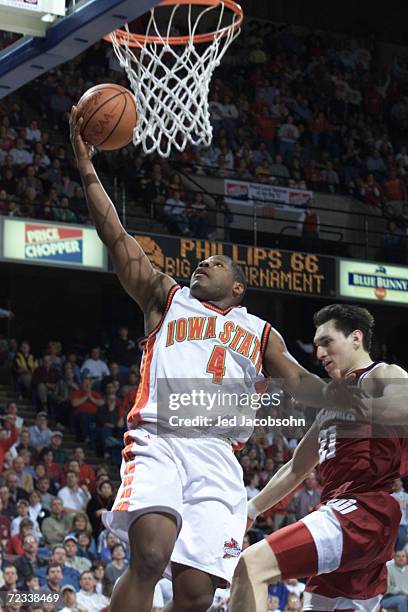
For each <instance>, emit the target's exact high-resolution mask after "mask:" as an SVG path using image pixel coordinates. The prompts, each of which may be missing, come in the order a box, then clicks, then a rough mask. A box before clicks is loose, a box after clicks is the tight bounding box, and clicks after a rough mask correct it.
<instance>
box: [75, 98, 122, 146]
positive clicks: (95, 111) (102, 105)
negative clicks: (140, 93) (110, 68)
mask: <svg viewBox="0 0 408 612" xmlns="http://www.w3.org/2000/svg"><path fill="white" fill-rule="evenodd" d="M116 91H117V90H116ZM121 95H123V91H118V92H117V93H116V94H114V95H113V96H111V97H110V98H108V99H107V100H105V101H104V102H102V104H101V105H100V106H98V108H96V109H95V110H94V112H93V113H92V114H91V115H90V116H89V117H88V119H87V120H86V123H84V125H83V126H82V134H85V131H86V128H87V125H88V123H89V122H90V120H91V119H92V117H94V116H95V115H96V113H98V112H99V111H100V110H101V108H103V107H104V106H105V104H107V103H108V102H111V101H112V100H114V99H115V98H117V97H118V96H121ZM103 142H105V141H103ZM100 144H102V143H99V144H97V145H95V146H96V147H98V146H100Z"/></svg>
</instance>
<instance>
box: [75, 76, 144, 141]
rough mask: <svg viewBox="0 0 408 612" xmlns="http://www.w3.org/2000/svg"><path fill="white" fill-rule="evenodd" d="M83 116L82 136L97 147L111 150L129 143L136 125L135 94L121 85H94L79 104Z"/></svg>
mask: <svg viewBox="0 0 408 612" xmlns="http://www.w3.org/2000/svg"><path fill="white" fill-rule="evenodd" d="M77 108H78V113H79V115H80V116H81V117H83V119H84V122H83V125H82V130H81V132H82V138H83V139H84V140H85V141H86V142H88V143H89V144H91V145H94V146H95V147H97V148H98V149H101V150H105V151H112V150H114V149H121V148H122V147H126V145H128V144H129V143H130V142H131V141H132V136H133V130H134V128H135V126H136V120H137V111H136V101H135V98H134V96H133V94H132V93H131V92H130V91H129V90H128V89H126V88H125V87H121V86H120V85H115V84H114V83H104V84H102V85H95V87H91V89H88V91H86V92H85V93H84V95H83V96H82V97H81V99H80V100H79V102H78V104H77Z"/></svg>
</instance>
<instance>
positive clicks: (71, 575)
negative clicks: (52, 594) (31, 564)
mask: <svg viewBox="0 0 408 612" xmlns="http://www.w3.org/2000/svg"><path fill="white" fill-rule="evenodd" d="M66 561H67V555H66V553H65V548H64V547H63V546H60V545H59V544H57V545H56V546H53V548H52V554H51V560H50V563H51V564H52V563H58V564H59V565H60V566H61V570H62V583H61V584H62V585H64V584H72V585H73V586H74V587H75V588H76V589H79V572H77V571H76V570H75V569H74V568H72V567H69V566H68V565H66ZM37 574H38V576H39V578H40V584H41V585H44V584H45V582H46V575H47V570H46V569H44V568H40V569H39V570H38V572H37Z"/></svg>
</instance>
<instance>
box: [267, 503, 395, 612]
mask: <svg viewBox="0 0 408 612" xmlns="http://www.w3.org/2000/svg"><path fill="white" fill-rule="evenodd" d="M400 518H401V512H400V508H399V504H398V502H397V501H396V500H395V499H394V498H393V497H392V496H391V495H390V494H389V493H383V492H378V493H363V494H360V495H356V496H355V498H353V499H336V500H331V501H329V502H327V503H326V504H324V505H322V506H321V507H320V508H319V510H317V511H316V512H312V513H311V514H309V515H308V516H306V517H304V518H303V519H302V520H301V521H298V522H297V523H295V524H294V525H289V526H288V527H284V528H283V529H279V531H277V532H275V533H273V534H272V535H270V536H269V537H268V538H267V541H268V542H269V544H270V545H271V547H272V549H273V552H274V553H275V555H276V558H277V560H278V563H279V568H280V570H281V574H282V578H283V579H284V580H286V579H288V578H304V577H309V576H312V578H310V579H309V581H308V583H307V585H306V591H305V595H304V607H303V609H304V610H325V611H331V610H347V609H352V610H365V611H366V612H368V611H370V612H372V611H373V610H376V608H377V607H378V604H379V602H380V600H381V596H382V595H383V594H384V593H385V592H386V588H387V572H386V567H385V563H386V562H387V561H388V560H389V559H391V558H392V555H393V551H394V544H395V541H396V538H397V534H398V527H399V522H400Z"/></svg>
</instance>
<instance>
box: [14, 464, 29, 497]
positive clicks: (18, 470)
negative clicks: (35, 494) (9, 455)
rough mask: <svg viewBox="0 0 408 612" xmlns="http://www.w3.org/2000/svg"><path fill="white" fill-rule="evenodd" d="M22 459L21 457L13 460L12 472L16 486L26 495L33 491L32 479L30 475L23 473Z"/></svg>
mask: <svg viewBox="0 0 408 612" xmlns="http://www.w3.org/2000/svg"><path fill="white" fill-rule="evenodd" d="M24 468H25V463H24V459H23V457H21V456H18V457H16V458H15V459H14V460H13V470H14V472H15V474H16V476H17V484H18V486H19V487H21V488H22V489H24V491H25V492H26V493H31V492H32V490H33V489H34V483H33V478H32V476H31V474H30V473H28V472H27V471H25V469H24Z"/></svg>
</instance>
